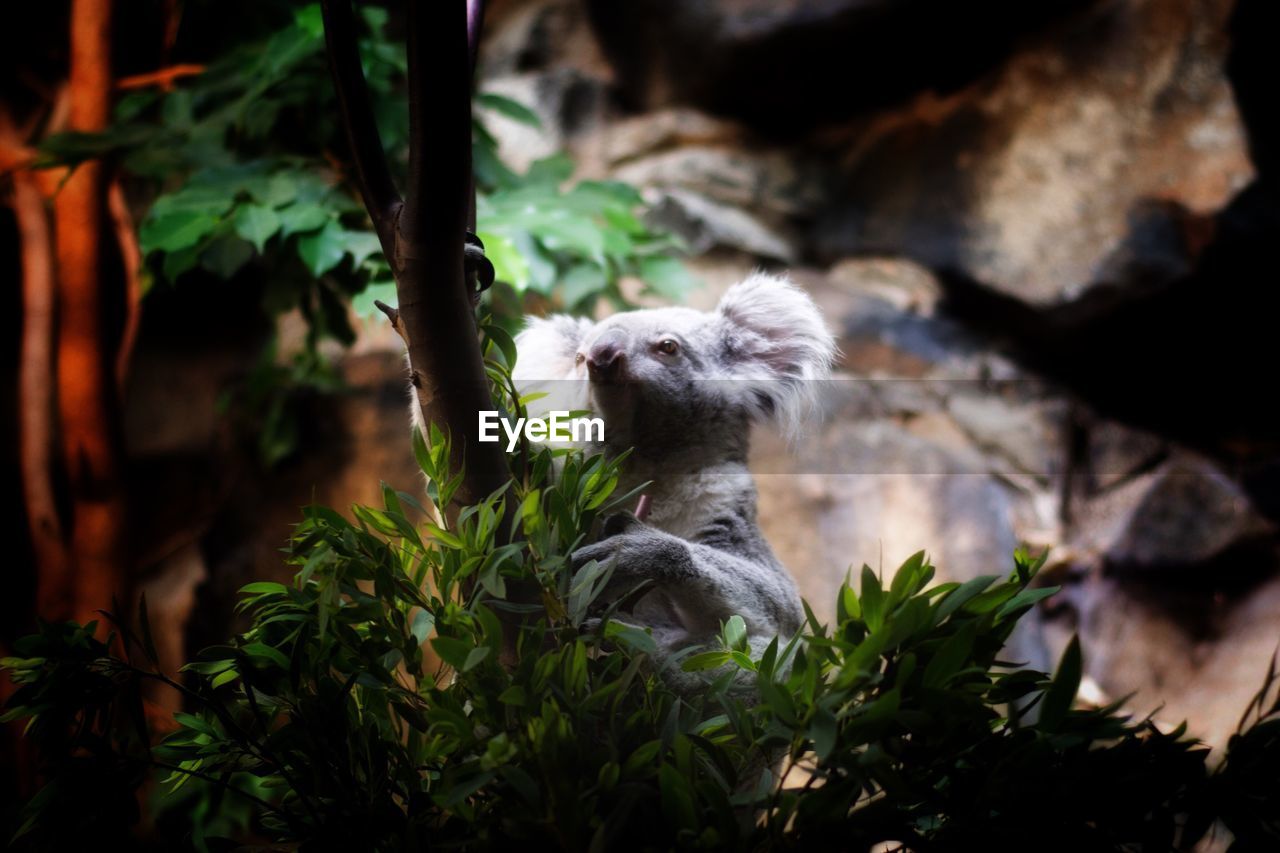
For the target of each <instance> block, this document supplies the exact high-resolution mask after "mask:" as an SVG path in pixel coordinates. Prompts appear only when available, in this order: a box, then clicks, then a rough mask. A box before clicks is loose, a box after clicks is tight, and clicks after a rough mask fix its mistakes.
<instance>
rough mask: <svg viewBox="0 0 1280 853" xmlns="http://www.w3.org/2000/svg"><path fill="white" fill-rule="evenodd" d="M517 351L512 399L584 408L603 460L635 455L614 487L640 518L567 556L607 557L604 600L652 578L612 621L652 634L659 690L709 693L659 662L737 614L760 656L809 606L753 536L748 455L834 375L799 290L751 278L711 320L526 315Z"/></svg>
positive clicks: (662, 313) (829, 350) (680, 310)
mask: <svg viewBox="0 0 1280 853" xmlns="http://www.w3.org/2000/svg"><path fill="white" fill-rule="evenodd" d="M516 349H517V353H518V358H517V361H516V367H515V370H514V373H513V378H514V379H515V381H516V384H517V386H518V387H519V388H520V390H521V393H522V394H526V393H530V392H533V391H541V392H543V393H545V394H547V397H546V398H545V399H543V400H542V401H540V404H539V405H540V406H542V407H545V408H546V409H547V410H550V409H586V410H589V411H590V412H591V413H592V415H593V416H596V417H600V418H602V419H603V420H604V424H605V429H604V436H605V439H604V443H603V447H602V448H599V449H600V450H602V451H603V452H606V453H620V452H622V451H624V450H626V449H628V448H631V449H632V455H631V456H630V457H629V458H628V459H627V461H626V463H625V464H624V481H623V482H622V483H620V484H619V487H618V488H619V490H620V493H624V492H625V491H627V490H630V489H632V488H634V487H636V486H638V485H640V484H642V483H645V482H648V483H649V484H650V485H649V486H647V487H646V490H645V496H646V497H645V498H642V504H641V505H642V506H646V507H647V510H648V511H647V517H645V518H644V519H643V520H641V519H640V518H638V517H636V516H633V515H625V516H622V517H613V518H611V519H609V520H608V521H607V522H606V524H605V525H604V536H603V538H601V539H600V540H599V541H597V542H595V543H594V544H590V545H587V546H585V547H583V548H581V549H580V550H578V551H577V552H576V553H575V554H573V555H572V560H573V564H574V566H575V568H579V567H581V566H583V565H585V564H586V563H588V562H589V561H591V560H596V561H599V562H601V563H612V565H613V574H612V577H611V580H610V582H609V585H608V587H607V588H606V590H605V593H604V596H603V598H604V599H606V600H617V599H618V597H619V596H621V595H623V594H624V593H626V592H627V591H629V590H634V589H635V588H636V587H637V586H638V585H639V584H640V583H641V582H642V581H646V580H647V581H651V583H652V585H651V586H650V587H649V588H648V589H647V591H646V592H644V593H642V596H641V597H640V598H639V599H638V600H637V601H635V602H634V603H628V604H626V606H625V607H624V609H623V611H622V612H623V613H624V614H626V615H625V616H624V618H623V620H622V621H630V622H633V623H634V624H637V625H640V626H642V627H646V628H649V629H651V631H652V634H653V637H654V640H655V642H656V645H657V647H658V651H659V655H658V657H659V658H660V661H659V665H660V666H662V669H663V676H664V677H665V678H667V679H668V682H669V683H672V684H673V685H674V686H675V687H676V689H678V690H687V691H696V690H698V689H700V688H702V687H705V681H704V680H702V679H703V676H701V675H699V674H697V673H685V672H683V671H682V670H680V669H679V667H678V666H675V665H672V666H665V665H663V664H664V662H666V661H672V662H673V663H674V661H673V660H672V659H673V658H674V659H678V657H679V656H680V655H681V653H684V652H686V651H687V650H688V649H690V648H691V647H697V646H703V645H706V644H708V643H710V642H712V641H713V640H714V638H715V636H716V635H717V633H718V632H719V630H720V626H721V623H723V622H724V621H725V620H727V619H729V617H731V616H733V615H735V614H736V615H738V616H741V617H742V619H743V620H744V621H745V622H746V626H747V634H748V642H749V644H750V646H751V648H752V651H753V652H754V653H755V655H757V656H758V655H759V654H761V653H762V652H763V651H764V649H765V647H766V646H767V645H768V644H769V642H770V641H771V640H772V639H773V638H774V637H782V638H783V640H784V641H785V640H786V638H788V637H789V636H791V635H793V634H795V633H796V632H797V631H798V630H799V629H800V626H801V624H802V622H803V620H804V611H803V608H802V606H801V603H800V596H799V593H798V592H797V590H796V586H795V582H794V581H793V580H792V578H791V576H790V574H789V573H788V572H787V570H786V569H785V568H784V567H783V566H782V564H781V563H779V561H778V559H777V558H776V557H775V556H774V554H773V551H772V550H771V549H770V547H769V544H768V543H767V542H766V541H765V539H764V536H763V535H762V533H761V531H760V526H759V523H758V520H757V517H756V490H755V484H754V482H753V480H752V478H751V474H750V473H749V471H748V469H747V450H748V443H749V437H750V428H751V425H752V423H753V422H756V421H759V420H763V419H774V420H777V421H779V422H781V424H782V425H783V426H784V428H785V429H786V430H787V431H788V432H789V433H791V434H792V435H794V432H795V429H796V427H797V426H798V424H799V423H800V421H801V419H802V418H803V417H804V416H805V414H806V413H807V411H808V410H809V409H810V408H811V407H812V403H813V400H812V393H813V390H814V388H815V385H816V383H817V381H818V380H821V379H823V378H825V377H827V376H828V375H829V373H830V369H831V363H832V360H833V358H834V356H835V342H834V339H833V338H832V336H831V334H830V333H829V332H828V331H827V329H826V326H825V325H824V323H823V320H822V316H821V314H820V313H819V311H818V309H817V307H816V306H815V305H814V304H813V302H812V301H811V300H810V298H809V297H808V295H806V294H805V293H804V291H802V290H801V289H799V288H798V287H796V286H795V285H793V284H791V283H790V282H789V281H787V280H786V279H783V278H778V277H775V276H771V275H766V274H763V273H756V274H754V275H752V276H750V277H749V278H747V279H746V280H745V281H743V282H741V283H739V284H736V285H734V286H733V287H732V288H730V289H729V290H728V292H726V293H725V295H724V298H723V299H721V301H720V303H719V304H718V305H717V306H716V308H715V309H714V310H713V311H710V312H702V311H696V310H693V309H690V308H684V307H672V308H657V309H644V310H636V311H630V312H626V313H621V314H617V315H614V316H612V317H609V318H607V319H605V320H602V321H600V322H598V323H597V322H591V321H589V320H585V319H581V318H572V317H568V316H562V315H561V316H552V317H548V318H545V319H534V320H531V321H530V322H529V324H528V326H527V327H526V328H525V330H524V331H522V332H521V333H520V334H519V335H518V336H517V338H516ZM637 515H645V513H644V512H641V511H638V512H637Z"/></svg>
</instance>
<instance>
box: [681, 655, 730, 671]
mask: <svg viewBox="0 0 1280 853" xmlns="http://www.w3.org/2000/svg"><path fill="white" fill-rule="evenodd" d="M728 662H729V653H728V652H726V651H713V652H700V653H699V654H696V655H693V656H691V657H689V658H686V659H685V660H684V662H683V663H681V664H680V668H681V669H683V670H684V671H685V672H702V671H703V670H707V669H716V668H717V667H721V666H724V665H725V664H726V663H728Z"/></svg>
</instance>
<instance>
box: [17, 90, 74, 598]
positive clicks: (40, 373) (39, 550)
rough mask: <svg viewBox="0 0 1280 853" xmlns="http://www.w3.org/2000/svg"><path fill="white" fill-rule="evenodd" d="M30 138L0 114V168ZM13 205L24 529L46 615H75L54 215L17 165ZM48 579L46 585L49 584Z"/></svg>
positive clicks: (19, 153)
mask: <svg viewBox="0 0 1280 853" xmlns="http://www.w3.org/2000/svg"><path fill="white" fill-rule="evenodd" d="M26 150H27V149H26V147H25V140H24V139H23V138H22V135H21V133H20V132H19V131H18V130H17V129H16V128H15V127H14V125H13V123H12V122H11V121H10V120H9V117H8V116H7V115H3V114H0V163H17V162H20V161H21V160H23V159H24V157H23V152H25V151H26ZM11 178H12V180H11V186H12V190H11V195H10V198H9V204H10V206H11V207H12V208H13V216H14V221H15V223H16V224H17V229H18V242H19V247H20V248H19V253H20V257H21V260H22V343H21V350H20V363H19V368H18V449H19V469H20V471H21V475H22V495H23V501H24V502H25V504H26V509H27V527H28V530H29V533H30V536H31V546H32V551H33V553H34V556H35V559H36V566H37V571H38V573H39V577H40V578H41V581H42V582H41V586H40V595H41V597H42V599H43V598H44V596H46V595H47V596H49V600H41V601H40V602H39V603H38V607H39V609H40V612H42V613H46V612H47V613H60V614H63V615H70V612H71V608H70V600H69V597H68V592H69V590H70V584H69V582H68V579H69V576H68V574H67V570H68V556H67V549H66V543H65V541H64V539H63V529H62V520H61V519H60V518H59V516H58V503H57V495H56V491H55V489H54V470H55V454H54V446H55V445H54V441H55V436H56V435H57V429H56V421H55V416H54V412H55V410H54V389H55V386H54V363H53V357H54V316H55V313H56V311H55V296H54V293H55V287H56V285H55V281H54V259H53V235H52V233H51V231H50V228H49V213H48V211H47V210H46V209H45V203H44V198H43V196H42V195H41V193H40V188H39V186H38V183H37V181H36V179H35V177H34V176H33V175H32V174H31V173H30V172H28V171H26V170H25V169H23V168H20V167H15V168H14V169H13V170H12V176H11ZM46 579H47V580H48V584H46V583H45V582H44V581H45V580H46Z"/></svg>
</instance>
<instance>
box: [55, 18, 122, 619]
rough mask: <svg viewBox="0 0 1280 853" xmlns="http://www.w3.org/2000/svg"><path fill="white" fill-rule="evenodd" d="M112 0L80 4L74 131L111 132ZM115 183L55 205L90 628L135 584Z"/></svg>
mask: <svg viewBox="0 0 1280 853" xmlns="http://www.w3.org/2000/svg"><path fill="white" fill-rule="evenodd" d="M110 36H111V0H73V2H72V4H71V71H70V84H69V86H68V90H67V91H68V99H69V104H68V127H69V129H71V130H75V131H82V132H86V133H94V132H100V131H101V130H102V129H103V128H105V127H106V124H107V119H108V114H109V111H110V106H111V91H112V88H113V87H112V80H111V68H110V55H111V42H110ZM105 207H106V181H105V176H104V173H103V165H102V163H101V162H98V161H92V160H91V161H89V162H86V163H83V164H81V165H80V166H78V167H77V168H76V169H75V170H74V171H73V172H72V173H71V175H70V176H68V178H67V179H66V181H65V183H64V184H63V185H62V188H61V190H59V192H58V195H57V197H56V198H55V199H54V217H55V222H56V225H57V228H56V235H57V236H56V245H57V263H58V290H57V293H58V297H57V298H58V361H57V375H58V383H57V387H58V413H59V417H60V420H61V427H62V451H63V464H64V465H65V466H66V474H67V482H68V486H69V489H68V491H69V492H70V497H71V554H72V559H73V564H74V565H73V570H74V572H75V594H76V611H77V612H76V614H75V615H76V616H77V617H78V618H80V619H81V620H82V621H87V620H88V619H90V618H92V612H93V611H94V610H95V609H96V608H98V607H102V606H103V605H104V604H106V603H107V602H110V601H111V600H112V599H113V598H116V597H119V598H121V599H122V600H125V599H126V597H125V596H124V595H122V587H123V586H124V584H125V582H126V568H127V557H126V549H127V539H126V531H127V529H128V528H127V526H126V520H125V514H126V509H127V507H126V501H125V490H124V480H123V476H122V475H123V468H122V449H123V444H124V440H123V432H122V427H121V421H120V412H119V395H118V394H117V393H116V377H115V371H114V367H115V357H114V356H115V352H114V350H113V343H114V336H113V335H110V334H108V332H107V329H106V323H105V319H106V318H107V317H109V316H110V314H109V312H108V310H107V308H108V306H109V305H110V301H109V300H108V298H107V292H106V289H107V284H106V280H107V279H106V277H105V276H104V274H103V270H102V261H103V251H102V244H103V239H102V236H103V230H104V228H103V225H104V216H103V214H104V209H105Z"/></svg>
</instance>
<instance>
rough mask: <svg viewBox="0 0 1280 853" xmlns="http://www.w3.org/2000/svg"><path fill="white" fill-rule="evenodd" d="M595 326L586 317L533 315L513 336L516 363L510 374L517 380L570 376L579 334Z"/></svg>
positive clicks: (580, 336) (534, 380) (580, 340)
mask: <svg viewBox="0 0 1280 853" xmlns="http://www.w3.org/2000/svg"><path fill="white" fill-rule="evenodd" d="M592 325H594V324H593V323H592V322H591V321H590V320H588V319H586V318H585V317H570V316H568V315H567V314H554V315H552V316H550V317H542V318H539V317H532V318H530V319H529V324H528V325H527V326H525V328H524V330H523V331H522V332H520V334H518V335H516V366H515V370H513V371H512V372H511V376H512V378H513V379H515V380H516V381H517V382H522V381H523V382H537V381H539V380H546V379H569V378H571V377H572V376H573V367H574V364H573V358H574V355H576V354H577V352H578V344H579V343H581V342H582V337H583V335H585V334H586V333H587V332H588V331H589V330H590V329H591V327H592Z"/></svg>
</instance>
